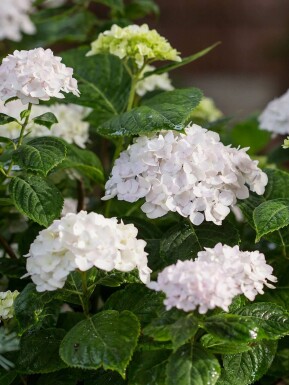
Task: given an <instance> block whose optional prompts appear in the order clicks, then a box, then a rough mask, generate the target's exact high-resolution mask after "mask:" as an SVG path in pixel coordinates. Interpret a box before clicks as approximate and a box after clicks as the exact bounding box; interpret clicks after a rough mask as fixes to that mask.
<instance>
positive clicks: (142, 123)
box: [98, 88, 202, 136]
mask: <svg viewBox="0 0 289 385" xmlns="http://www.w3.org/2000/svg"><path fill="white" fill-rule="evenodd" d="M201 99H202V93H201V91H200V90H198V89H197V88H185V89H179V90H174V91H168V92H161V93H160V94H158V95H156V96H154V97H152V98H150V99H147V100H145V103H144V104H143V105H142V106H140V107H137V108H134V109H133V110H131V111H130V112H125V113H123V114H121V115H119V116H117V117H115V118H112V119H110V120H109V121H107V122H105V123H104V124H102V125H101V126H100V127H99V129H98V131H99V132H100V133H101V134H103V135H108V136H123V135H124V136H127V135H139V134H146V133H149V132H153V131H160V130H178V131H180V130H183V129H184V128H185V125H186V123H187V120H188V119H189V117H190V113H191V111H192V110H193V109H194V108H195V107H197V105H198V104H199V103H200V101H201Z"/></svg>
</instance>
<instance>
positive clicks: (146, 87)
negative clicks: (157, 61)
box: [136, 65, 174, 96]
mask: <svg viewBox="0 0 289 385" xmlns="http://www.w3.org/2000/svg"><path fill="white" fill-rule="evenodd" d="M154 69H155V67H154V66H150V65H147V66H145V68H144V70H143V71H142V74H141V80H139V81H138V83H137V85H136V93H137V94H138V95H139V96H144V95H145V94H146V93H147V92H151V91H154V90H164V91H171V90H173V89H174V87H173V86H172V82H171V79H170V78H169V74H168V73H167V72H165V73H163V74H161V75H157V74H155V75H150V76H147V77H143V76H144V74H145V73H146V72H151V71H153V70H154Z"/></svg>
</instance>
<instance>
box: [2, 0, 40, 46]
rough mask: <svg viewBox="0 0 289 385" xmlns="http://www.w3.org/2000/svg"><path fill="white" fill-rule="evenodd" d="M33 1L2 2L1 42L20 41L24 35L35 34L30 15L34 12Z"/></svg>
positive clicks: (12, 0)
mask: <svg viewBox="0 0 289 385" xmlns="http://www.w3.org/2000/svg"><path fill="white" fill-rule="evenodd" d="M32 3H33V0H8V1H4V0H1V1H0V40H3V39H8V40H13V41H20V40H21V39H22V33H26V34H29V35H31V34H33V33H35V32H36V29H35V26H34V24H33V23H32V21H31V20H30V17H29V14H30V13H31V12H32V11H33V7H32Z"/></svg>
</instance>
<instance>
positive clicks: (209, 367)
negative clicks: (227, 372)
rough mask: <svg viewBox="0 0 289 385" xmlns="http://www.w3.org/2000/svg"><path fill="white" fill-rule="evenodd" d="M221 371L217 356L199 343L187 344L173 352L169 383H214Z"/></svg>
mask: <svg viewBox="0 0 289 385" xmlns="http://www.w3.org/2000/svg"><path fill="white" fill-rule="evenodd" d="M220 373H221V368H220V364H219V362H218V360H217V358H216V357H215V356H214V355H213V354H212V353H210V352H209V351H207V350H205V349H204V348H202V347H201V346H199V345H191V344H187V345H184V346H182V347H181V348H179V349H178V350H177V351H176V352H175V353H172V355H171V356H170V358H169V360H168V365H167V381H166V384H167V385H176V384H178V385H192V384H194V385H214V384H216V382H217V380H218V378H219V376H220Z"/></svg>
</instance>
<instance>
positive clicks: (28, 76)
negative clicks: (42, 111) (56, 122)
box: [0, 48, 79, 104]
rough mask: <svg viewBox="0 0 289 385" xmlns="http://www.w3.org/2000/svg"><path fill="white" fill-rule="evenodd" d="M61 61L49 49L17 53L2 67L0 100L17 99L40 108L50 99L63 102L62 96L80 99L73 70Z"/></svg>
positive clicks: (0, 69)
mask: <svg viewBox="0 0 289 385" xmlns="http://www.w3.org/2000/svg"><path fill="white" fill-rule="evenodd" d="M61 60H62V58H61V57H58V56H54V55H53V52H52V51H51V50H50V49H46V50H45V49H43V48H35V49H32V50H30V51H17V50H16V51H14V53H13V54H12V55H8V56H7V57H6V58H4V59H3V61H2V64H1V66H0V99H1V100H3V101H6V100H8V99H10V98H13V97H18V98H19V99H20V100H21V102H22V103H23V104H27V103H34V104H38V103H39V100H44V101H45V100H49V99H50V98H51V97H55V98H61V99H62V98H64V95H63V93H62V92H66V93H68V92H72V93H73V94H74V95H76V96H79V91H78V88H77V81H76V79H74V78H73V77H72V75H73V69H72V68H69V67H66V66H65V64H63V63H61Z"/></svg>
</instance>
